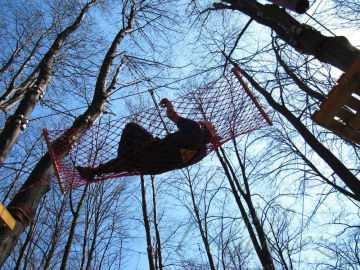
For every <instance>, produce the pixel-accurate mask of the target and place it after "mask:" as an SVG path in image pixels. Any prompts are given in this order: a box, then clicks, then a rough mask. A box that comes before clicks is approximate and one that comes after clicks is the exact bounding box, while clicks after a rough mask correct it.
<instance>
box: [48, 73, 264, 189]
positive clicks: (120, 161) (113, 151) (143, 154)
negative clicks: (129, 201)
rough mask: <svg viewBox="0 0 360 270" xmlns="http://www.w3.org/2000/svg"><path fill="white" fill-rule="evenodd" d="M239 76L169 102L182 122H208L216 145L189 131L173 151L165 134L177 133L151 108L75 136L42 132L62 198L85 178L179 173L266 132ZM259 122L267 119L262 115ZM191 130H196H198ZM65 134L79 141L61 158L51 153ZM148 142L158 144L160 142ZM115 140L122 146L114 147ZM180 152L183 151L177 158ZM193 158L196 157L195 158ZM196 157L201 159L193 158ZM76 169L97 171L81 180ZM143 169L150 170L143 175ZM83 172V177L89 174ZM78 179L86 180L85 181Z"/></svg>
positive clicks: (59, 131) (227, 78)
mask: <svg viewBox="0 0 360 270" xmlns="http://www.w3.org/2000/svg"><path fill="white" fill-rule="evenodd" d="M239 76H240V75H239V74H238V77H236V76H235V75H234V73H230V74H228V75H226V76H222V77H220V78H219V79H218V80H216V81H213V82H211V83H209V84H207V85H206V86H204V87H202V88H199V89H197V90H195V91H192V92H189V93H187V94H186V95H184V96H181V97H179V98H177V99H175V100H172V103H173V105H174V109H175V110H176V111H177V112H178V113H179V115H180V116H182V117H183V118H188V119H191V120H194V121H202V120H208V121H210V122H211V123H212V124H213V125H214V126H215V127H216V130H217V134H218V135H219V136H220V137H221V139H220V140H219V141H218V142H217V143H216V144H212V143H209V142H207V141H205V143H204V140H203V139H204V138H205V137H206V136H205V135H204V134H205V133H204V132H202V134H203V135H204V136H198V134H199V132H194V130H192V131H191V132H192V133H191V132H190V133H189V134H187V136H185V137H184V136H182V137H181V142H180V144H179V145H176V147H175V148H174V146H173V144H174V143H173V142H171V140H172V135H170V136H167V131H166V129H167V130H168V132H170V133H174V132H176V131H177V130H178V128H177V127H176V125H175V124H174V123H173V122H172V121H170V120H169V119H168V118H167V117H166V110H165V109H160V113H161V116H162V117H160V116H159V111H158V110H157V109H156V108H155V107H154V108H150V109H147V110H144V111H142V112H140V113H137V114H133V115H129V116H127V117H124V118H121V119H118V120H112V121H110V122H108V123H102V124H98V125H93V126H91V127H87V128H85V129H82V130H81V131H79V130H77V129H72V130H66V131H65V130H53V131H49V132H47V136H46V137H47V143H48V147H49V152H50V153H51V154H52V158H53V161H54V165H55V168H56V171H57V177H58V180H59V181H60V186H62V189H63V192H64V191H68V190H71V189H74V188H76V187H79V186H81V185H84V184H87V183H89V181H88V180H89V178H90V180H92V179H93V181H100V180H104V179H108V178H114V177H121V176H129V175H134V174H140V173H142V174H157V173H162V172H165V171H169V170H172V169H177V168H181V167H185V166H187V165H188V164H192V163H195V162H197V159H201V158H203V157H204V156H205V155H207V154H209V153H210V152H212V151H213V150H214V149H215V148H216V147H218V146H220V145H222V144H224V143H225V142H227V141H229V140H231V139H232V138H235V137H237V136H239V135H242V134H245V133H248V132H250V131H253V130H256V129H259V128H261V127H263V126H266V125H267V122H266V121H267V120H266V119H265V118H264V112H263V111H262V112H261V110H262V107H261V106H260V107H259V108H258V107H257V106H255V104H254V100H252V98H251V97H250V96H249V95H248V93H247V92H246V91H244V87H245V88H247V86H246V85H245V83H244V82H243V81H242V79H241V77H240V78H239ZM255 102H256V101H255ZM259 109H260V110H259ZM265 116H267V115H266V114H265ZM161 118H162V119H163V121H164V123H165V126H166V129H165V128H164V123H163V122H162V119H161ZM128 123H135V124H137V125H138V126H137V125H134V124H130V125H126V124H128ZM182 125H183V126H184V127H185V128H189V127H190V126H191V127H192V128H193V127H194V124H193V122H191V121H190V122H186V123H185V122H184V123H183V124H182ZM140 126H141V127H142V128H143V129H141V128H140ZM196 126H197V128H198V127H199V125H198V124H197V125H196ZM125 127H126V131H125V130H124V128H125ZM145 130H146V131H147V132H146V131H145ZM189 130H190V129H189ZM123 131H124V133H127V135H124V136H123V137H126V138H125V139H121V138H122V134H123ZM65 132H66V133H68V134H79V132H80V133H81V134H82V136H81V138H80V139H76V143H75V144H74V145H73V146H72V150H71V151H70V153H69V154H68V155H66V156H65V157H64V158H61V157H60V156H59V155H57V154H56V153H58V152H59V151H57V150H58V148H63V147H64V145H65V144H66V143H68V141H67V142H65V141H62V140H61V135H63V134H64V133H65ZM200 133H201V132H200ZM150 134H151V135H150ZM150 136H153V137H150ZM176 136H178V135H175V137H176ZM59 138H60V139H59ZM154 138H160V140H158V139H154ZM164 138H167V139H164ZM169 138H170V139H169ZM120 139H121V140H123V142H122V143H120V144H121V146H120V147H119V141H120ZM186 140H188V142H187V141H186ZM200 141H201V143H200V144H199V142H200ZM201 145H202V146H201ZM204 145H205V146H206V147H205V148H204V147H203V146H204ZM200 148H201V149H200ZM184 149H187V150H186V151H185V152H184V153H183V152H181V153H179V151H180V150H181V151H183V150H184ZM189 149H190V150H189ZM194 150H195V151H194ZM199 152H202V154H201V155H200V154H198V153H199ZM134 155H135V157H134ZM197 155H200V156H201V157H197ZM184 156H185V160H184ZM120 157H121V158H120ZM178 157H180V158H178ZM174 159H178V160H179V159H180V163H178V164H176V162H177V161H174ZM109 161H110V162H109ZM106 164H107V167H106V166H105V165H106ZM76 166H82V167H90V168H98V169H97V170H98V173H96V174H95V173H94V172H93V170H94V169H92V171H91V173H90V174H91V177H84V175H83V174H82V176H80V175H79V172H78V171H77V169H75V168H76ZM105 167H106V168H105ZM149 167H153V168H155V169H153V170H151V169H148V168H149ZM109 168H110V169H109ZM86 170H87V171H86V172H87V174H89V170H88V169H86ZM84 178H88V180H86V179H84Z"/></svg>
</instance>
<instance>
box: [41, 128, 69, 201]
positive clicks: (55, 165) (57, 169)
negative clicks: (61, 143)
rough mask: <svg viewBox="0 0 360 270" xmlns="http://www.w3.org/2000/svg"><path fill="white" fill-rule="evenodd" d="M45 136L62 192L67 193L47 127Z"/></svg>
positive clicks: (44, 130)
mask: <svg viewBox="0 0 360 270" xmlns="http://www.w3.org/2000/svg"><path fill="white" fill-rule="evenodd" d="M43 136H44V138H45V142H46V145H47V148H48V152H49V156H50V159H51V162H52V164H53V166H54V170H55V176H56V179H57V181H58V183H59V187H60V190H61V193H62V194H65V193H66V191H65V188H64V186H63V184H62V181H61V176H60V173H59V167H58V166H57V163H56V161H55V156H54V151H53V148H52V145H51V143H50V140H49V136H48V132H47V129H46V128H44V129H43Z"/></svg>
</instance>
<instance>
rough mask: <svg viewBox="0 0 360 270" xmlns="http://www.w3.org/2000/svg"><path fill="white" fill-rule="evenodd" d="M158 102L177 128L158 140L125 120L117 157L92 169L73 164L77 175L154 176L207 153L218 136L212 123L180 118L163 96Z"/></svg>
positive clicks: (190, 163) (202, 156) (91, 178)
mask: <svg viewBox="0 0 360 270" xmlns="http://www.w3.org/2000/svg"><path fill="white" fill-rule="evenodd" d="M160 105H161V106H162V107H164V108H166V109H167V110H166V114H167V117H168V118H169V119H170V120H171V121H173V122H174V123H175V124H176V126H177V128H178V131H176V132H174V133H170V134H168V135H167V136H165V137H164V138H163V139H159V138H154V137H153V136H152V135H151V134H150V133H149V132H148V131H147V130H145V129H144V128H143V127H141V126H139V125H137V124H135V123H128V124H126V126H125V128H124V130H123V132H122V135H121V139H120V142H119V147H118V156H117V157H116V158H115V159H112V160H110V161H108V162H107V163H104V164H101V165H100V166H98V167H95V168H92V167H80V166H77V167H76V170H77V171H78V172H79V174H80V176H81V177H82V178H83V179H85V180H87V181H92V180H94V178H95V176H100V175H103V174H109V173H122V172H137V173H139V174H143V175H155V174H161V173H163V172H167V171H171V170H175V169H180V168H184V167H186V166H189V165H192V164H194V163H197V162H199V161H200V160H202V159H203V158H204V157H205V156H206V154H207V146H206V145H207V144H208V143H209V142H215V143H216V141H218V140H219V139H220V137H219V136H218V135H216V129H215V127H214V126H213V124H212V123H211V122H209V121H201V122H195V121H193V120H190V119H186V118H183V117H181V116H180V115H179V114H178V113H177V112H176V111H175V110H174V107H173V105H172V103H171V102H170V101H169V100H168V99H166V98H164V99H162V100H161V101H160Z"/></svg>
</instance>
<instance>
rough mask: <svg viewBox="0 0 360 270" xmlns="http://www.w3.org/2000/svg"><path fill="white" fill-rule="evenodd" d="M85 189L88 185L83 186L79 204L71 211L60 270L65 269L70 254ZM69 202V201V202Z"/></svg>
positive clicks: (85, 192)
mask: <svg viewBox="0 0 360 270" xmlns="http://www.w3.org/2000/svg"><path fill="white" fill-rule="evenodd" d="M87 190H88V186H85V188H84V190H83V193H82V195H81V198H80V201H79V204H78V205H77V207H76V211H75V212H73V220H72V222H71V227H70V231H69V235H68V239H67V242H66V245H65V248H64V252H63V257H62V260H61V265H60V270H65V269H66V264H67V262H68V259H69V255H70V249H71V245H72V242H73V240H74V236H75V228H76V226H77V222H78V218H79V216H80V210H81V208H82V206H83V203H84V200H85V197H86V194H87ZM70 203H71V202H70Z"/></svg>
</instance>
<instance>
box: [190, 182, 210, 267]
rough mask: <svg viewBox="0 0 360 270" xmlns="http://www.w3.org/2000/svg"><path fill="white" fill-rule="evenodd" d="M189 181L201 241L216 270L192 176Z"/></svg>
mask: <svg viewBox="0 0 360 270" xmlns="http://www.w3.org/2000/svg"><path fill="white" fill-rule="evenodd" d="M187 180H188V184H189V188H190V195H191V201H192V204H193V208H194V213H195V218H196V223H197V225H198V228H199V231H200V235H201V239H202V241H203V244H204V247H205V250H206V255H207V257H208V260H209V266H210V269H211V270H215V269H216V268H215V264H214V259H213V256H212V254H211V250H210V243H209V240H208V237H207V232H206V231H205V230H204V228H203V225H202V223H201V217H200V212H199V208H198V206H197V204H196V200H195V194H194V189H193V186H192V182H191V178H190V175H188V176H187Z"/></svg>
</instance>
